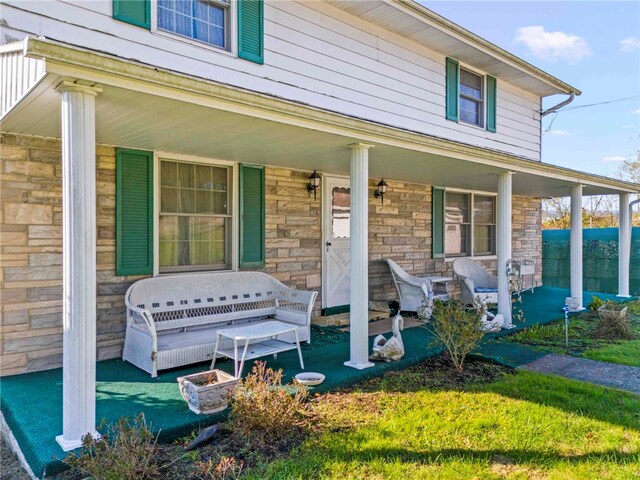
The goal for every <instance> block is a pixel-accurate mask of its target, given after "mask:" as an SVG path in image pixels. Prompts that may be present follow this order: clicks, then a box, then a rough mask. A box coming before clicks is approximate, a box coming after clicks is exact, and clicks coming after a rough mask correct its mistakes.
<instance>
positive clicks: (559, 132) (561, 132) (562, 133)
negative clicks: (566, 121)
mask: <svg viewBox="0 0 640 480" xmlns="http://www.w3.org/2000/svg"><path fill="white" fill-rule="evenodd" d="M549 135H558V136H561V137H566V136H567V135H571V134H570V133H569V132H567V131H566V130H551V131H550V132H549Z"/></svg>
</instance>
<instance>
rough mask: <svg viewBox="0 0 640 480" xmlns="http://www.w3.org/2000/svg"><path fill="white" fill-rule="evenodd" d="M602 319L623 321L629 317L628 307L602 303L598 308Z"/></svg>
mask: <svg viewBox="0 0 640 480" xmlns="http://www.w3.org/2000/svg"><path fill="white" fill-rule="evenodd" d="M597 312H598V317H600V320H602V321H604V322H606V321H621V320H624V319H626V318H627V307H626V306H622V305H619V306H618V307H611V306H609V305H607V304H604V305H602V306H601V307H600V308H598V310H597Z"/></svg>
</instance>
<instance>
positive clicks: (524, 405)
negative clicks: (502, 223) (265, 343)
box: [3, 356, 640, 480]
mask: <svg viewBox="0 0 640 480" xmlns="http://www.w3.org/2000/svg"><path fill="white" fill-rule="evenodd" d="M308 405H309V408H308V410H305V411H306V412H307V413H305V416H307V418H308V420H307V421H306V422H307V427H305V428H304V429H303V430H302V431H299V432H300V433H302V435H293V436H292V435H290V434H288V433H285V434H284V435H282V438H281V439H280V440H277V442H276V443H273V441H269V442H268V443H265V441H264V440H261V439H260V438H261V437H255V438H253V437H252V438H247V437H238V436H237V435H236V436H235V437H234V433H233V432H230V431H229V430H228V429H226V428H225V429H222V430H220V432H219V435H218V434H216V437H215V438H214V440H213V442H212V443H210V444H207V445H204V446H202V447H200V448H198V449H197V450H193V451H189V452H188V451H186V450H185V446H186V445H187V443H188V442H189V441H190V440H192V439H193V438H194V436H195V434H196V433H197V432H194V434H193V435H191V436H190V437H189V438H186V439H183V440H182V441H177V442H174V443H172V444H160V445H158V452H157V454H156V459H155V460H154V464H155V465H156V467H157V468H156V474H154V475H153V476H151V477H149V476H144V477H140V476H139V475H138V474H136V477H135V478H137V479H139V478H145V479H149V480H152V479H155V478H171V479H175V480H187V479H212V480H213V479H221V478H226V479H238V478H239V479H256V480H257V479H259V480H263V479H282V480H284V479H292V480H293V479H374V480H379V479H397V478H403V479H406V480H408V479H425V478H428V479H456V480H457V479H476V478H477V479H536V480H541V479H563V480H565V479H576V480H577V479H584V478H598V479H616V480H624V479H637V478H640V396H638V395H633V394H627V393H624V392H620V391H617V390H611V389H607V388H603V387H597V386H593V385H589V384H585V383H580V382H576V381H571V380H566V379H562V378H559V377H553V376H546V375H540V374H535V373H531V372H525V371H516V370H511V369H508V368H506V367H503V366H499V365H495V364H490V363H485V362H481V361H471V362H468V363H467V365H466V367H465V371H464V372H463V374H462V375H458V374H457V373H456V372H455V370H454V369H453V366H452V365H451V363H450V362H449V361H448V360H447V359H446V357H444V356H440V357H436V358H431V359H428V360H426V361H425V362H422V363H421V364H419V365H416V366H414V367H411V368H407V369H405V370H401V371H397V372H387V373H386V374H385V375H384V376H382V377H376V378H374V379H372V380H369V381H367V382H363V383H360V384H357V385H355V386H353V387H350V388H348V389H345V390H342V391H338V392H333V393H327V394H322V395H315V396H312V397H311V399H310V402H309V404H308ZM223 426H224V425H223ZM227 427H228V425H227ZM127 445H128V443H127ZM124 453H125V452H122V454H123V455H120V456H117V457H115V458H116V461H122V460H120V459H121V458H124V457H126V455H124ZM222 457H228V458H233V459H234V460H233V461H234V462H236V465H239V464H244V468H243V469H242V472H239V471H238V470H235V471H233V472H231V471H227V472H226V473H225V474H224V475H222V476H221V473H222V472H218V473H216V471H214V469H213V467H215V466H216V464H218V466H219V465H221V463H219V462H221V459H222ZM111 458H112V459H113V457H111ZM3 460H4V458H3ZM216 468H217V467H216ZM101 471H104V468H103V469H102V470H101ZM105 473H106V472H105ZM238 474H239V475H238ZM56 478H60V479H65V480H81V479H84V478H87V474H86V473H82V472H80V471H77V470H68V471H66V472H64V473H63V474H61V475H60V476H59V477H56ZM105 478H107V477H105ZM109 478H115V477H109Z"/></svg>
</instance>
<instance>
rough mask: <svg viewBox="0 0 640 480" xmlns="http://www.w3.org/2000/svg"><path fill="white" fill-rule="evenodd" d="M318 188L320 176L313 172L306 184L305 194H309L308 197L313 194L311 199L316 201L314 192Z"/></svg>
mask: <svg viewBox="0 0 640 480" xmlns="http://www.w3.org/2000/svg"><path fill="white" fill-rule="evenodd" d="M319 186H320V175H318V172H316V171H315V170H314V171H313V173H312V174H311V175H309V183H307V192H309V196H311V192H313V199H314V200H316V198H317V197H316V190H318V187H319Z"/></svg>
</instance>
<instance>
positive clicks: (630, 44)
mask: <svg viewBox="0 0 640 480" xmlns="http://www.w3.org/2000/svg"><path fill="white" fill-rule="evenodd" d="M638 49H640V38H638V37H627V38H623V39H622V40H620V50H622V51H623V52H633V51H635V50H638Z"/></svg>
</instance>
